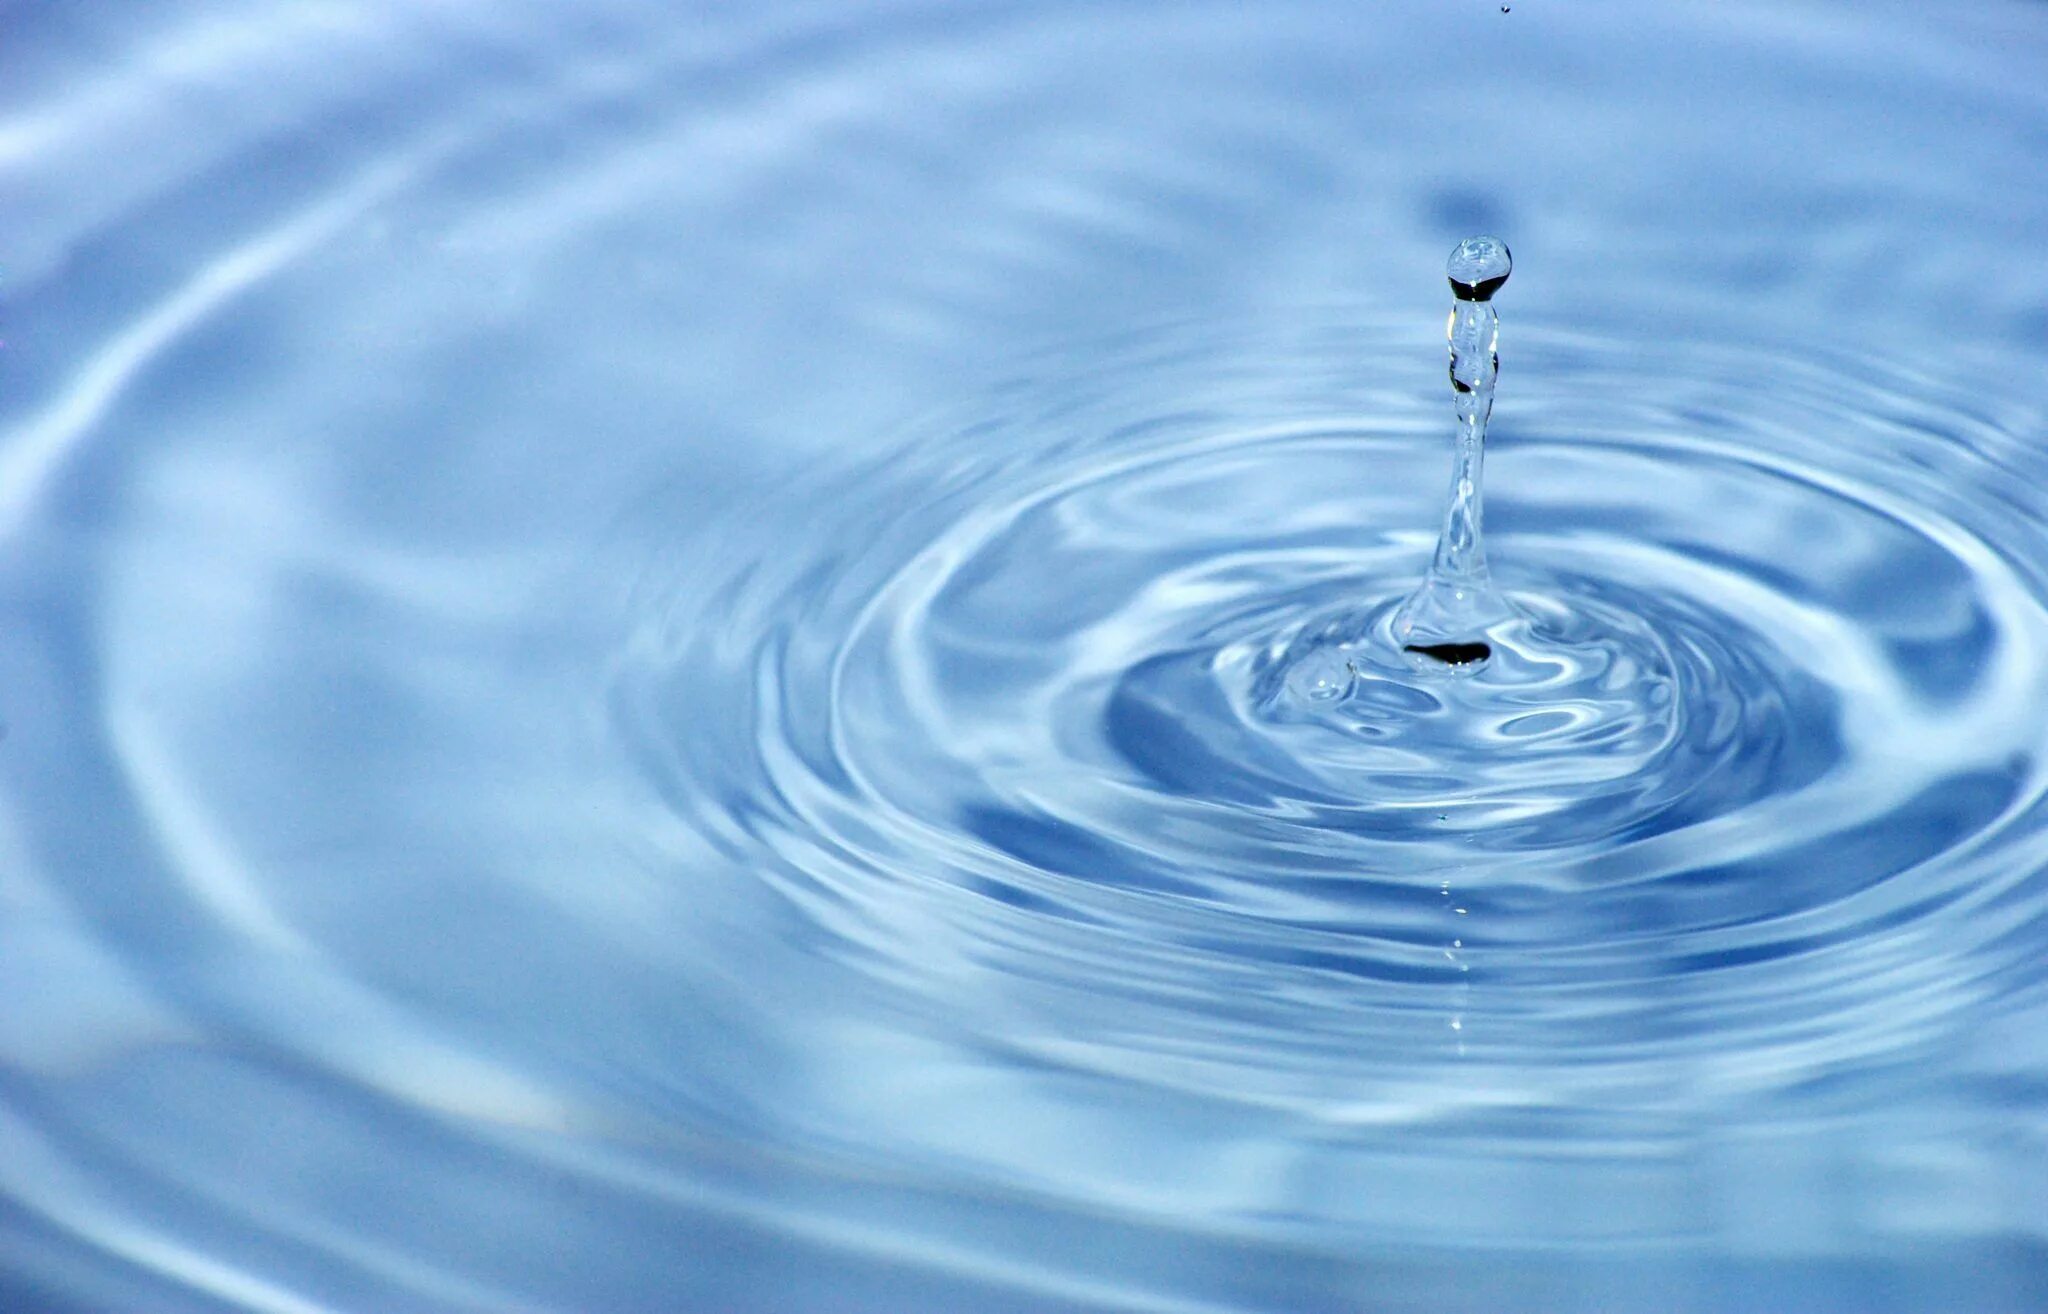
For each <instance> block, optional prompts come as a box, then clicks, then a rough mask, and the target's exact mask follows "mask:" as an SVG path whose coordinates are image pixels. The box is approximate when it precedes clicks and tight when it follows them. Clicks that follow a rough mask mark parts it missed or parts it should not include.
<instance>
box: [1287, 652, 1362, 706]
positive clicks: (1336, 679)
mask: <svg viewBox="0 0 2048 1314" xmlns="http://www.w3.org/2000/svg"><path fill="white" fill-rule="evenodd" d="M1356 679H1357V675H1356V673H1355V672H1354V671H1353V670H1352V669H1351V663H1350V661H1349V660H1348V659H1347V658H1346V657H1345V656H1344V655H1343V654H1342V653H1339V652H1331V651H1329V650H1327V649H1325V650H1323V651H1320V652H1314V653H1311V654H1309V656H1308V657H1306V658H1305V659H1303V660H1302V661H1300V662H1298V663H1296V665H1295V667H1294V669H1293V670H1291V671H1289V672H1288V673H1287V688H1288V690H1289V691H1290V692H1292V693H1293V694H1294V696H1295V697H1297V698H1305V699H1307V700H1309V701H1310V702H1317V703H1327V702H1331V701H1333V700H1335V699H1338V698H1342V697H1343V696H1344V695H1345V694H1348V693H1350V692H1351V686H1352V684H1353V682H1354V681H1355V680H1356Z"/></svg>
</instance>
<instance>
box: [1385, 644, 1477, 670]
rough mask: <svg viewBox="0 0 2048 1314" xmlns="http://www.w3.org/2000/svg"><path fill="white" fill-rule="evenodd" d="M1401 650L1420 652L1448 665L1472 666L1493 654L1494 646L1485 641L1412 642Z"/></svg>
mask: <svg viewBox="0 0 2048 1314" xmlns="http://www.w3.org/2000/svg"><path fill="white" fill-rule="evenodd" d="M1401 651H1402V652H1413V653H1420V654H1422V655H1423V656H1424V657H1427V658H1429V659H1430V660H1432V661H1439V662H1442V663H1443V664H1444V665H1446V666H1470V665H1471V664H1472V663H1473V662H1483V661H1485V660H1486V659H1487V658H1488V657H1491V656H1493V649H1492V647H1490V646H1489V645H1487V644H1484V643H1411V644H1409V645H1408V646H1407V647H1405V648H1403V649H1401Z"/></svg>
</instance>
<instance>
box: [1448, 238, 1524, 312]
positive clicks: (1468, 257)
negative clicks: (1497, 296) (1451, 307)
mask: <svg viewBox="0 0 2048 1314" xmlns="http://www.w3.org/2000/svg"><path fill="white" fill-rule="evenodd" d="M1514 267H1515V259H1514V256H1513V255H1512V254H1510V253H1509V251H1508V244H1507V243H1506V242H1503V241H1501V240H1500V239H1499V238H1498V237H1468V238H1466V239H1465V240H1464V241H1462V242H1460V243H1458V245H1457V246H1455V247H1453V248H1452V249H1451V258H1450V260H1449V262H1448V263H1446V264H1445V266H1444V273H1445V274H1446V275H1448V276H1449V278H1450V280H1451V291H1452V292H1453V293H1454V294H1455V295H1456V296H1457V298H1458V300H1460V301H1491V300H1493V294H1494V293H1496V292H1498V291H1500V287H1501V284H1503V283H1505V282H1507V281H1508V275H1509V274H1510V273H1512V272H1513V271H1514Z"/></svg>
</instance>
